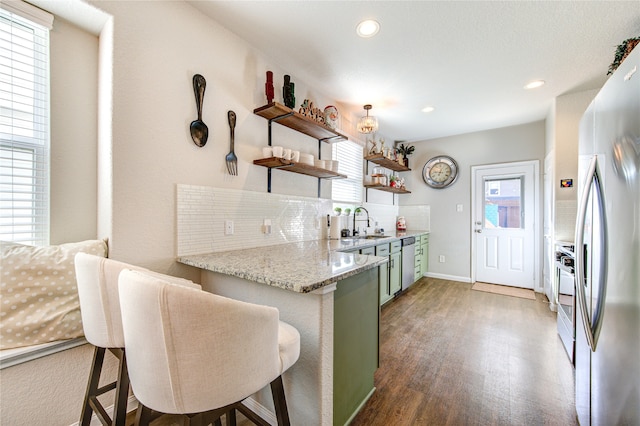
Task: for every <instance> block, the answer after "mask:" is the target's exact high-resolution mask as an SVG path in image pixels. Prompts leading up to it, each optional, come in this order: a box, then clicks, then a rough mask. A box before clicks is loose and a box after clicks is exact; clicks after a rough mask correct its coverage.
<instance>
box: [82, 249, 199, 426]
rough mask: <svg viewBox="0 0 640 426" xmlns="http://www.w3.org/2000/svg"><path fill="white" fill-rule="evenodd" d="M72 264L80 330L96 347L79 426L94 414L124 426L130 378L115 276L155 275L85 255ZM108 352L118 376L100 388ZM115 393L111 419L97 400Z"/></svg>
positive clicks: (180, 281) (190, 284) (182, 282)
mask: <svg viewBox="0 0 640 426" xmlns="http://www.w3.org/2000/svg"><path fill="white" fill-rule="evenodd" d="M74 262H75V269H76V278H77V282H78V296H79V299H80V313H81V315H82V326H83V328H84V334H85V337H86V339H87V341H88V342H89V343H91V344H92V345H94V346H95V351H94V355H93V364H92V366H91V372H90V374H89V380H88V383H87V390H86V393H85V398H84V402H83V404H82V412H81V415H80V422H79V424H80V425H81V426H88V425H89V424H90V423H91V414H92V413H93V412H95V413H96V416H97V417H98V419H100V422H101V423H102V424H103V425H105V426H106V425H118V426H124V424H125V417H126V414H127V413H126V410H127V399H128V396H129V376H128V374H127V361H126V356H125V350H124V335H123V332H122V318H121V316H120V297H119V294H118V276H119V275H120V272H121V271H123V270H125V269H135V270H140V271H146V272H147V273H149V274H155V273H154V272H151V271H148V270H147V269H144V268H140V267H137V266H134V265H130V264H127V263H124V262H119V261H116V260H112V259H106V258H104V257H98V256H94V255H91V254H85V253H78V254H77V255H76V257H75V259H74ZM156 275H158V276H162V277H165V279H166V280H169V281H171V282H173V283H175V284H177V285H181V286H188V287H192V288H196V289H200V285H198V284H195V283H193V282H191V281H189V280H185V279H181V278H177V277H170V276H168V275H162V274H156ZM107 350H108V351H110V352H111V353H112V354H113V355H115V356H116V357H117V358H118V359H119V364H118V375H117V378H116V380H115V381H114V382H111V383H108V384H106V385H103V386H99V381H100V374H101V372H102V365H103V361H104V356H105V352H106V351H107ZM114 389H115V396H114V405H113V407H114V409H113V418H111V417H110V416H109V414H108V413H107V411H106V410H105V408H104V406H103V405H102V404H101V403H100V401H99V400H98V396H100V395H102V394H105V393H107V392H109V391H111V390H114Z"/></svg>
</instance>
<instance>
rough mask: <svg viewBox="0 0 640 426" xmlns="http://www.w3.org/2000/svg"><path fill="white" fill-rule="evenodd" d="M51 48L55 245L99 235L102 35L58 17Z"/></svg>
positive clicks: (53, 240)
mask: <svg viewBox="0 0 640 426" xmlns="http://www.w3.org/2000/svg"><path fill="white" fill-rule="evenodd" d="M50 45H51V48H50V51H51V58H52V59H51V66H50V68H51V223H50V226H51V233H50V242H51V244H61V243H66V242H73V241H81V240H87V239H93V238H96V237H97V235H96V220H97V214H96V203H97V201H96V197H97V195H96V194H97V176H96V167H97V152H96V151H97V144H96V139H97V132H98V123H97V120H98V117H97V111H98V96H97V84H98V69H97V67H98V37H96V36H95V35H93V34H90V33H88V32H86V31H84V30H81V29H80V28H78V27H76V26H75V25H73V24H71V23H69V22H67V21H65V20H64V19H61V18H59V17H57V18H56V19H55V21H54V25H53V29H52V30H51V32H50Z"/></svg>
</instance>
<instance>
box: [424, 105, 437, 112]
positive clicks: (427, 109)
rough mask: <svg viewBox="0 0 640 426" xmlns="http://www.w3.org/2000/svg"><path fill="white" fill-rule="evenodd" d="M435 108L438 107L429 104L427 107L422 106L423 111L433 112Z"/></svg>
mask: <svg viewBox="0 0 640 426" xmlns="http://www.w3.org/2000/svg"><path fill="white" fill-rule="evenodd" d="M435 109H436V107H434V106H431V105H429V106H426V107H424V108H422V112H433V111H435Z"/></svg>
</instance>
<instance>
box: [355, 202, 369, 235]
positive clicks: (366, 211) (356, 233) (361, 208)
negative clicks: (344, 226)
mask: <svg viewBox="0 0 640 426" xmlns="http://www.w3.org/2000/svg"><path fill="white" fill-rule="evenodd" d="M358 209H360V210H364V211H365V213H367V228H368V227H369V226H370V225H369V211H368V210H367V209H365V208H364V207H357V208H356V211H357V210H358ZM356 216H357V213H356V212H353V235H358V234H359V232H358V231H357V230H356V220H357V219H356ZM361 220H364V219H361ZM364 233H365V234H366V233H367V230H366V229H365V231H364Z"/></svg>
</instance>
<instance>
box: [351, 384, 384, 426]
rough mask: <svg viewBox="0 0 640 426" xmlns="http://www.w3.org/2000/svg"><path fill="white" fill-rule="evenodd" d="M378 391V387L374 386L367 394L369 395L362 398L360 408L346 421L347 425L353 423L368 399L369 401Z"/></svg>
mask: <svg viewBox="0 0 640 426" xmlns="http://www.w3.org/2000/svg"><path fill="white" fill-rule="evenodd" d="M375 391H376V387H375V386H374V387H373V389H371V391H370V392H369V393H368V394H367V396H366V397H365V398H364V399H363V400H362V402H361V403H360V405H358V408H356V409H355V411H354V412H353V414H351V416H350V417H349V419H348V420H347V421H346V422H345V426H347V425H349V424H351V422H352V421H353V419H355V418H356V416H357V415H358V413H359V412H360V410H362V407H364V405H365V404H366V403H367V401H369V399H370V398H371V397H372V396H373V394H374V393H375Z"/></svg>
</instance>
